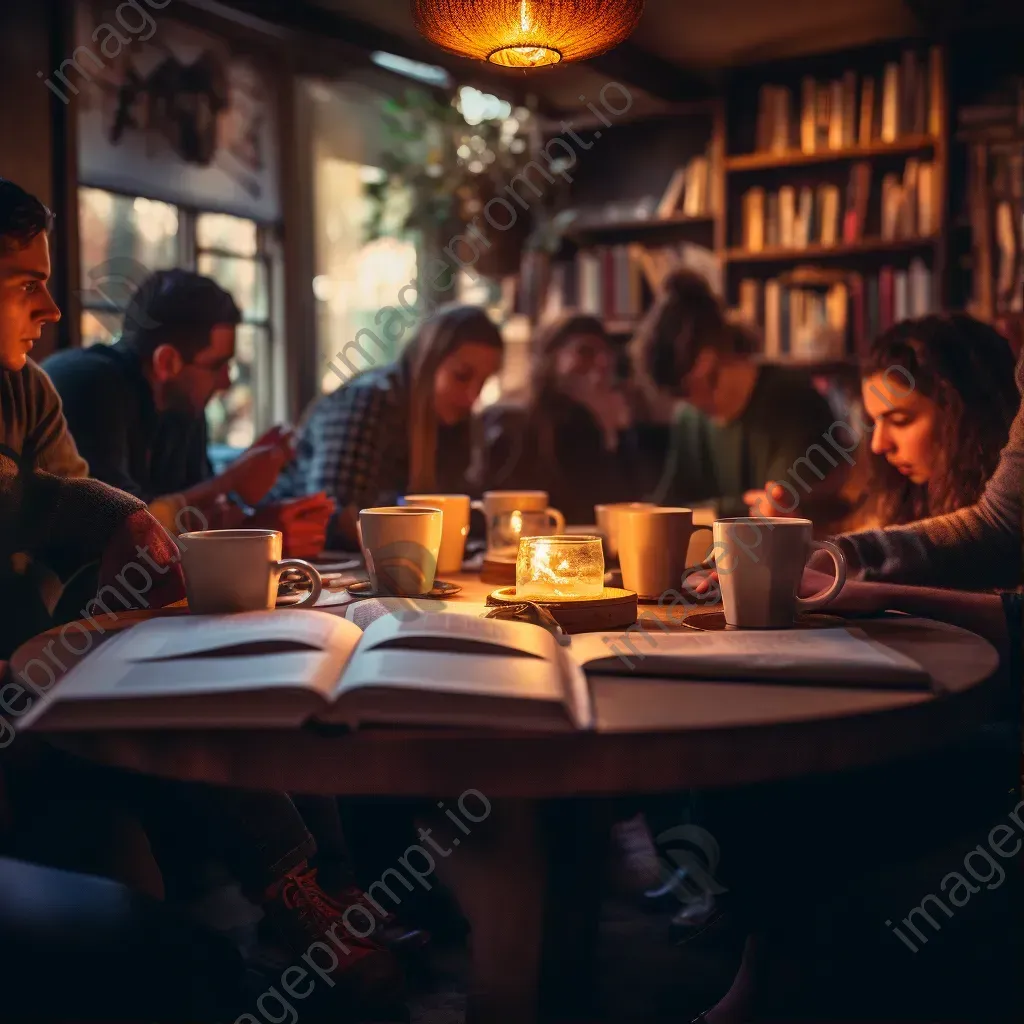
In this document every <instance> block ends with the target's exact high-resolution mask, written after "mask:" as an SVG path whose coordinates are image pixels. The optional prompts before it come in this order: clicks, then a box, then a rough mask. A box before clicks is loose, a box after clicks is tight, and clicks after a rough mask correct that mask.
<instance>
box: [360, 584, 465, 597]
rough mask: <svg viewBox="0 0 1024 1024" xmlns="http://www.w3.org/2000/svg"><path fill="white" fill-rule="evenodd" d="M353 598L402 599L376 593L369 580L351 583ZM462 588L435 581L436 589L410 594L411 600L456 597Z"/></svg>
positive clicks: (393, 595)
mask: <svg viewBox="0 0 1024 1024" xmlns="http://www.w3.org/2000/svg"><path fill="white" fill-rule="evenodd" d="M345 589H346V590H347V591H348V592H349V593H350V594H351V595H352V596H353V597H401V596H402V595H400V594H397V595H396V594H378V593H376V591H374V589H373V587H372V586H371V585H370V581H369V580H363V581H362V582H360V583H350V584H349V585H348V586H347V587H346V588H345ZM461 591H462V586H461V585H460V584H458V583H444V582H442V581H441V580H435V581H434V589H433V590H431V591H430V593H429V594H408V595H405V596H407V597H408V598H409V599H410V600H416V599H417V598H421V597H454V596H455V595H456V594H458V593H461Z"/></svg>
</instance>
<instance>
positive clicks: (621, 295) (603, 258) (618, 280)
mask: <svg viewBox="0 0 1024 1024" xmlns="http://www.w3.org/2000/svg"><path fill="white" fill-rule="evenodd" d="M642 279H643V271H642V268H641V267H640V265H639V263H638V262H637V259H636V257H635V253H634V251H633V250H632V247H631V246H628V245H607V246H597V247H595V248H592V249H581V250H579V252H577V254H576V257H575V259H573V260H559V261H556V262H555V263H553V264H552V266H551V272H550V275H549V278H548V290H547V294H546V296H545V300H544V304H543V307H542V313H541V319H542V320H544V321H550V320H553V319H555V318H556V317H558V316H560V315H561V314H562V313H564V312H566V311H568V310H578V311H579V312H581V313H587V314H589V315H591V316H596V317H600V318H601V319H603V320H629V319H636V318H637V317H639V316H640V315H641V313H642V312H643V283H642Z"/></svg>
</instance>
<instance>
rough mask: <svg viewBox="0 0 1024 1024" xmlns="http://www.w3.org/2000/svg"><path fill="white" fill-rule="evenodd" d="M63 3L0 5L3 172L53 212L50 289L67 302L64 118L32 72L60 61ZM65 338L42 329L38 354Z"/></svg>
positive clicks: (70, 233) (70, 234)
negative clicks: (54, 221) (64, 256)
mask: <svg viewBox="0 0 1024 1024" xmlns="http://www.w3.org/2000/svg"><path fill="white" fill-rule="evenodd" d="M63 6H64V5H61V4H60V3H59V2H58V0H31V2H29V3H20V2H19V3H13V2H11V3H8V2H6V0H5V2H4V3H2V4H0V176H2V177H5V178H10V179H11V180H12V181H16V182H17V183H18V184H19V185H21V186H22V187H23V188H26V189H28V190H29V191H30V192H33V193H34V194H35V195H37V196H39V198H40V199H41V200H42V201H43V202H44V203H46V204H47V206H49V207H50V208H51V209H52V210H53V211H54V212H55V213H56V214H57V225H56V227H55V230H54V235H53V238H52V242H51V247H52V250H53V256H54V258H53V269H54V280H53V282H52V290H53V293H54V297H55V298H56V299H57V302H58V303H59V304H61V306H62V307H65V306H67V304H68V298H69V286H68V282H69V280H72V279H73V274H74V268H73V267H72V266H69V265H67V263H66V262H65V261H64V259H63V258H62V257H63V254H64V253H66V252H68V251H69V243H70V242H71V241H72V240H74V239H77V233H76V232H75V231H74V227H75V225H74V223H73V221H74V214H73V213H72V214H71V215H70V216H69V209H71V210H73V207H70V208H69V182H68V176H67V175H66V174H65V173H64V172H63V167H64V166H65V159H66V139H67V133H66V126H67V120H68V118H67V110H66V108H65V107H64V105H63V104H62V103H61V102H60V101H59V100H58V99H57V98H56V97H55V96H54V95H53V94H52V93H51V92H50V91H49V90H48V89H47V88H46V86H45V85H43V83H42V81H41V80H40V79H39V78H37V72H39V71H42V72H44V74H49V72H50V70H51V69H52V68H54V67H55V66H56V65H57V64H59V63H60V59H61V58H55V55H56V54H57V53H59V52H61V49H62V46H63V42H64V39H65V38H67V34H66V24H65V13H66V12H65V13H58V12H60V9H61V7H63ZM58 168H61V170H60V171H58V170H57V169H58ZM72 249H73V247H72ZM65 337H66V325H62V326H60V327H58V328H49V329H47V330H46V331H45V332H44V334H43V337H42V340H41V341H40V344H39V345H38V346H37V348H36V351H35V355H36V357H37V358H40V359H41V358H44V357H45V356H46V355H48V354H49V353H50V352H51V351H52V350H53V348H54V347H56V345H57V344H58V343H63V340H64V338H65Z"/></svg>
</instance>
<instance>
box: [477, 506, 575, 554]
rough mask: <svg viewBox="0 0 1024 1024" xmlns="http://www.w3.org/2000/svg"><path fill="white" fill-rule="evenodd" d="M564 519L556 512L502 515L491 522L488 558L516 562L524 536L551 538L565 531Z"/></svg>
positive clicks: (488, 537) (514, 512) (501, 513)
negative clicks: (555, 513)
mask: <svg viewBox="0 0 1024 1024" xmlns="http://www.w3.org/2000/svg"><path fill="white" fill-rule="evenodd" d="M562 528H563V527H562V521H561V519H560V518H559V517H558V516H556V515H554V513H553V512H549V511H546V510H545V511H544V512H520V511H519V510H518V509H516V510H514V511H512V512H499V513H498V514H497V515H496V516H492V517H491V518H490V520H489V521H488V523H487V558H488V559H489V560H491V561H495V562H514V561H515V560H516V555H517V554H518V553H519V540H520V538H521V537H550V536H552V535H553V534H556V533H560V532H561V530H562Z"/></svg>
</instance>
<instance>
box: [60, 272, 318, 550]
mask: <svg viewBox="0 0 1024 1024" xmlns="http://www.w3.org/2000/svg"><path fill="white" fill-rule="evenodd" d="M241 319H242V317H241V313H240V311H239V309H238V307H237V305H236V304H235V302H234V300H233V299H232V298H231V296H230V295H229V294H228V293H227V292H226V291H224V289H223V288H221V287H220V286H219V285H217V284H216V282H214V281H212V280H211V279H210V278H208V277H203V276H202V275H200V274H196V273H193V272H191V271H186V270H161V271H157V272H156V273H154V274H151V275H150V276H149V277H148V278H147V279H146V280H145V281H144V282H143V283H142V285H141V286H140V287H139V289H138V291H137V292H136V294H135V295H134V297H133V298H132V300H131V302H130V304H129V306H128V309H127V311H126V312H125V317H124V324H123V328H122V331H121V336H120V338H119V339H118V340H117V342H115V344H113V345H109V346H107V345H94V346H92V347H91V348H88V349H69V350H66V351H63V352H58V353H56V354H55V355H53V356H51V357H50V358H49V359H47V360H46V362H45V363H44V369H45V370H46V372H47V373H48V374H49V375H50V377H51V379H52V380H53V383H54V385H55V386H56V388H57V391H58V392H59V393H60V396H61V398H62V400H63V402H64V414H65V416H66V417H67V421H68V425H69V427H70V430H71V433H72V436H73V437H74V438H75V442H76V443H77V445H78V448H79V450H80V451H81V452H82V453H83V455H84V456H85V458H86V459H87V460H88V462H89V465H90V467H91V472H92V474H93V476H95V477H96V478H97V479H99V480H103V481H104V482H105V483H108V484H112V485H113V486H115V487H120V488H121V489H122V490H126V491H128V492H129V493H131V494H135V495H138V496H139V497H141V498H142V499H143V500H144V501H146V502H147V503H148V504H149V508H150V511H151V512H152V513H153V514H154V515H155V516H156V517H157V519H159V520H160V521H161V522H162V523H163V524H164V526H166V527H167V528H168V529H169V530H171V531H173V532H176V533H181V532H183V531H185V530H188V529H205V528H207V526H209V527H210V528H224V527H260V528H266V529H275V530H281V532H282V533H283V534H284V540H285V548H286V550H287V553H288V554H289V555H290V556H294V557H307V558H308V557H312V556H314V555H317V554H319V552H320V551H321V550H322V548H323V546H324V541H325V536H326V527H327V520H328V518H329V517H330V515H331V513H332V511H333V504H332V503H331V501H330V500H329V499H328V498H327V497H326V496H325V495H323V494H320V495H310V496H306V497H301V498H297V499H295V500H293V501H286V502H275V503H271V504H265V505H263V506H262V507H259V508H253V506H256V505H258V504H259V502H261V501H262V500H263V499H264V497H265V496H266V494H267V492H268V491H269V490H270V488H271V487H272V486H273V484H274V482H275V481H276V479H277V475H278V473H279V472H280V470H281V468H282V467H283V466H284V465H285V464H286V463H287V462H288V461H289V460H290V458H291V454H292V451H291V433H290V431H287V430H284V429H281V428H274V429H273V430H270V431H268V432H267V433H266V434H264V435H263V436H262V437H261V438H259V439H258V440H257V441H256V442H255V444H253V445H252V446H251V447H250V448H249V449H247V450H246V451H245V452H243V453H242V454H241V455H240V456H239V457H238V458H237V459H236V460H235V461H234V462H233V463H231V465H229V466H228V467H227V469H225V470H224V472H222V473H221V474H219V475H217V476H215V475H214V474H213V471H212V469H211V467H210V462H209V459H208V458H207V453H206V448H207V430H206V419H205V409H206V406H207V405H208V404H209V402H210V400H211V399H212V398H213V397H214V395H216V394H218V393H219V392H222V391H226V390H227V389H228V387H230V384H231V377H230V366H231V362H232V360H233V359H234V358H235V333H236V328H237V325H238V324H239V323H240V322H241Z"/></svg>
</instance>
